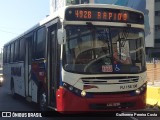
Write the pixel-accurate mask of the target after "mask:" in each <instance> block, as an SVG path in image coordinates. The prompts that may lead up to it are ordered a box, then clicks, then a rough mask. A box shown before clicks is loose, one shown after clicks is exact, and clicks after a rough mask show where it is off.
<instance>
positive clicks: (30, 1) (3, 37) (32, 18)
mask: <svg viewBox="0 0 160 120" xmlns="http://www.w3.org/2000/svg"><path fill="white" fill-rule="evenodd" d="M49 2H50V0H1V1H0V49H1V48H2V47H3V45H4V44H5V43H7V42H8V41H10V40H12V39H13V38H15V37H16V36H18V35H20V34H21V33H23V32H25V31H26V30H27V29H29V28H31V27H32V26H34V25H36V24H37V23H38V22H39V21H41V20H43V19H44V18H45V17H46V16H47V15H49V14H50V3H49Z"/></svg>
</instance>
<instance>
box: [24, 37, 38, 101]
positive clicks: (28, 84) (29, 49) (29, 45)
mask: <svg viewBox="0 0 160 120" xmlns="http://www.w3.org/2000/svg"><path fill="white" fill-rule="evenodd" d="M32 41H33V34H31V35H29V36H27V37H26V50H25V67H24V69H25V70H24V71H25V91H26V98H27V100H29V101H31V97H32V96H33V95H32V85H33V84H32V81H31V62H32ZM33 99H34V98H32V101H35V99H34V100H33Z"/></svg>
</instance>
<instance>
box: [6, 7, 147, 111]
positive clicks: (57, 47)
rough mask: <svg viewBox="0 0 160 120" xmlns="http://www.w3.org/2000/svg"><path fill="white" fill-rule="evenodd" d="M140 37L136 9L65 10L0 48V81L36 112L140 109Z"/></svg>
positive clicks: (142, 101)
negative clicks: (36, 107) (1, 58)
mask: <svg viewBox="0 0 160 120" xmlns="http://www.w3.org/2000/svg"><path fill="white" fill-rule="evenodd" d="M144 34H145V33H144V16H143V13H141V12H139V11H136V10H133V9H130V8H127V7H120V6H115V5H99V4H95V5H89V4H84V5H70V6H66V7H65V8H62V9H60V10H59V11H57V12H56V13H55V14H53V15H51V16H49V17H47V18H46V19H44V20H42V21H40V22H39V23H38V24H37V25H35V26H34V27H32V28H31V29H29V30H28V31H26V32H24V33H23V34H21V35H20V36H18V37H17V38H15V39H13V40H11V41H10V42H8V43H6V44H5V45H4V49H3V51H4V54H3V55H4V68H3V69H4V78H5V80H8V81H10V90H11V93H12V95H13V96H14V95H15V94H19V95H21V96H23V97H25V98H26V99H27V100H29V101H33V102H36V103H39V105H40V109H41V110H46V108H48V107H49V108H53V109H56V110H57V111H60V112H65V111H115V110H134V109H143V108H145V106H146V63H145V35H144Z"/></svg>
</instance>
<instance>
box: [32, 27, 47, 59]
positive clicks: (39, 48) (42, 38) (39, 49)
mask: <svg viewBox="0 0 160 120" xmlns="http://www.w3.org/2000/svg"><path fill="white" fill-rule="evenodd" d="M34 45H35V47H36V48H35V59H40V58H44V56H45V46H46V28H45V27H43V28H41V29H39V30H38V31H37V36H36V41H35V44H34Z"/></svg>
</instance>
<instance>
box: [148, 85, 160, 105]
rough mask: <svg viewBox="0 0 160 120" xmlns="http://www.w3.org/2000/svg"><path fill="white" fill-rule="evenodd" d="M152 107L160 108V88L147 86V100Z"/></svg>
mask: <svg viewBox="0 0 160 120" xmlns="http://www.w3.org/2000/svg"><path fill="white" fill-rule="evenodd" d="M146 103H147V104H148V105H150V106H160V86H159V85H158V86H157V85H147V100H146Z"/></svg>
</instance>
